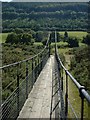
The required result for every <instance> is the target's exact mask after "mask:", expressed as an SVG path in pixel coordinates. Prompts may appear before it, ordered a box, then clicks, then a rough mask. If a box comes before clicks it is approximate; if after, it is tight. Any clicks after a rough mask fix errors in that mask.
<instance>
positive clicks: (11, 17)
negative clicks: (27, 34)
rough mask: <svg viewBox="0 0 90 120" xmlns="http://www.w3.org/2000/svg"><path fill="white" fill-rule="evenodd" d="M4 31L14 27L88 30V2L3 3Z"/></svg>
mask: <svg viewBox="0 0 90 120" xmlns="http://www.w3.org/2000/svg"><path fill="white" fill-rule="evenodd" d="M2 18H3V21H2V22H3V32H5V31H12V30H13V29H14V28H22V29H34V30H45V29H47V30H51V29H58V30H87V27H88V24H87V21H88V4H87V3H59V2H58V3H57V2H55V3H53V2H51V3H47V2H41V3H40V2H33V3H32V2H10V3H2Z"/></svg>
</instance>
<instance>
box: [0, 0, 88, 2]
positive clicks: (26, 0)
mask: <svg viewBox="0 0 90 120" xmlns="http://www.w3.org/2000/svg"><path fill="white" fill-rule="evenodd" d="M0 1H1V2H10V1H12V0H0ZM13 1H14V2H89V1H90V0H13Z"/></svg>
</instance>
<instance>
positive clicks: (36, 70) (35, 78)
mask: <svg viewBox="0 0 90 120" xmlns="http://www.w3.org/2000/svg"><path fill="white" fill-rule="evenodd" d="M36 79H37V60H35V81H36Z"/></svg>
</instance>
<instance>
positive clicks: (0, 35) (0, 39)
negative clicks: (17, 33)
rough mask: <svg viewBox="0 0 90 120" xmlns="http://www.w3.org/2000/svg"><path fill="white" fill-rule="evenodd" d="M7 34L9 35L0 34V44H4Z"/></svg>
mask: <svg viewBox="0 0 90 120" xmlns="http://www.w3.org/2000/svg"><path fill="white" fill-rule="evenodd" d="M8 34H9V33H2V34H1V33H0V43H5V41H6V38H7V36H8Z"/></svg>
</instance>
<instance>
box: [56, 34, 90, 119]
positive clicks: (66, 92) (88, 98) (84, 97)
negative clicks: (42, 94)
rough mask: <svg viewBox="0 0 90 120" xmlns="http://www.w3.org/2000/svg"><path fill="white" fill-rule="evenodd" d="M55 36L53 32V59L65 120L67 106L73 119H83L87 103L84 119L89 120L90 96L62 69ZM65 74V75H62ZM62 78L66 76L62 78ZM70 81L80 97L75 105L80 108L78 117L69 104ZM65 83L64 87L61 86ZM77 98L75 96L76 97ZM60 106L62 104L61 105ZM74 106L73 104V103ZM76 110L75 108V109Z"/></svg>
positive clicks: (67, 110)
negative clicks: (61, 95) (58, 77)
mask: <svg viewBox="0 0 90 120" xmlns="http://www.w3.org/2000/svg"><path fill="white" fill-rule="evenodd" d="M56 42H57V35H56V32H55V57H56V60H57V64H58V71H59V72H60V78H61V83H62V84H61V85H62V91H63V98H65V99H64V105H65V119H67V118H68V112H69V108H68V107H69V106H70V107H71V111H72V112H73V114H74V118H75V119H78V118H80V119H81V120H83V119H84V114H85V109H84V107H85V103H86V102H87V111H86V112H87V117H85V118H86V119H90V95H89V94H88V92H87V91H86V89H85V87H84V86H81V85H80V84H79V83H78V82H77V80H76V79H75V78H74V77H73V76H72V75H71V74H70V73H69V71H68V70H67V69H66V68H65V67H64V65H63V63H62V62H61V59H60V57H59V54H58V48H57V43H56ZM64 72H65V74H64ZM63 76H66V77H64V78H65V79H64V78H63ZM70 80H71V81H72V82H73V83H74V86H76V89H77V90H78V92H79V96H80V101H81V102H80V104H79V101H77V103H76V104H78V106H79V107H80V111H79V112H80V115H79V116H78V115H77V114H76V112H75V110H74V108H73V106H72V104H71V103H70V100H69V85H68V84H69V82H70ZM63 83H65V85H64V84H63ZM63 86H64V87H65V90H63V89H64V88H63ZM76 97H77V96H76ZM61 104H62V103H61ZM74 104H75V103H74ZM76 109H77V108H76Z"/></svg>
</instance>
